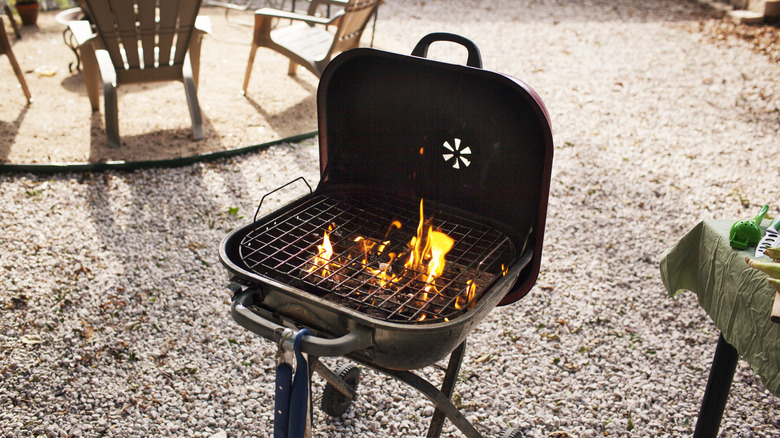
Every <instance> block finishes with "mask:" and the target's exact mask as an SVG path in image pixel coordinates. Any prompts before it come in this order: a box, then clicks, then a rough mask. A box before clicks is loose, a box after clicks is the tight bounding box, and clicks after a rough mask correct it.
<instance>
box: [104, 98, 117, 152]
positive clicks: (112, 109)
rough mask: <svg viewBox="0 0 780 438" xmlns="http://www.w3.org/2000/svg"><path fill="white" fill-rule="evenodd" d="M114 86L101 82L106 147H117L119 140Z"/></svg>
mask: <svg viewBox="0 0 780 438" xmlns="http://www.w3.org/2000/svg"><path fill="white" fill-rule="evenodd" d="M117 107H118V105H117V98H116V87H114V86H113V84H109V83H104V84H103V109H104V110H105V112H106V138H107V139H108V147H110V148H118V147H119V146H120V145H121V143H120V142H119V112H118V109H117Z"/></svg>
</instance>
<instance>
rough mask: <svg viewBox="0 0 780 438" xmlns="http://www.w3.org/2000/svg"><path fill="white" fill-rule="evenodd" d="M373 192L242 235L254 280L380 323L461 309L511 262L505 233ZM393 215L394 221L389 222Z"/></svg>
mask: <svg viewBox="0 0 780 438" xmlns="http://www.w3.org/2000/svg"><path fill="white" fill-rule="evenodd" d="M424 205H425V204H424V201H422V200H421V201H420V203H419V206H418V205H415V203H414V202H413V201H407V200H400V199H398V197H397V196H390V195H387V194H378V193H369V194H357V193H347V192H344V193H329V194H322V195H316V196H314V197H312V198H311V199H309V200H308V201H307V202H305V203H303V204H301V205H299V206H297V207H296V208H294V209H291V210H289V211H287V212H285V214H284V215H283V216H280V217H276V218H274V220H273V221H270V222H269V223H267V224H264V225H263V226H260V227H257V228H256V229H254V230H253V231H252V232H250V233H248V234H247V235H246V236H244V238H243V239H242V241H241V243H240V247H239V252H240V257H241V260H242V262H243V263H244V265H245V266H246V267H247V269H249V270H251V271H252V272H254V273H256V274H260V275H263V276H267V277H271V278H274V279H276V280H278V281H281V282H284V283H286V284H290V285H293V286H296V287H300V288H301V289H304V290H307V291H308V292H310V293H313V294H315V295H317V296H320V297H323V298H325V299H327V300H329V301H332V302H335V303H338V304H340V305H343V306H346V307H348V308H351V309H354V310H357V311H360V312H362V313H365V314H367V315H369V316H371V317H374V318H378V319H381V320H384V321H392V322H401V323H417V324H420V323H432V322H441V321H449V320H451V319H454V318H455V317H457V316H458V315H460V314H462V313H464V312H466V311H467V310H468V309H469V308H471V307H472V306H473V305H474V303H475V302H476V301H477V300H478V299H479V297H480V295H481V292H483V291H485V290H486V289H488V288H489V287H490V285H491V284H492V283H493V282H494V281H495V280H496V279H497V278H498V277H500V276H502V275H503V274H504V273H505V271H506V267H507V266H510V265H511V264H512V263H513V262H514V261H515V258H516V249H515V246H514V244H513V243H512V241H511V240H510V239H509V237H507V236H506V235H505V234H504V233H502V232H501V231H499V230H497V229H496V228H494V227H491V226H489V225H486V224H484V223H480V222H475V221H473V220H470V219H468V218H466V217H464V216H461V215H459V214H454V213H450V212H445V211H437V212H436V214H434V215H430V216H429V217H427V218H426V216H425V214H424V212H425V209H424ZM391 218H392V219H391Z"/></svg>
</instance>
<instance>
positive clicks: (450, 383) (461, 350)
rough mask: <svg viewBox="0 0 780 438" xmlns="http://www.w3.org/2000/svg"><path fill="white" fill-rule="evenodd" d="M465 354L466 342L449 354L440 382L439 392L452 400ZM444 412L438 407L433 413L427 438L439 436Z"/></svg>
mask: <svg viewBox="0 0 780 438" xmlns="http://www.w3.org/2000/svg"><path fill="white" fill-rule="evenodd" d="M465 354H466V341H465V340H464V341H463V342H462V343H461V344H460V345H458V347H457V348H456V349H455V350H453V351H452V353H450V362H449V363H448V364H447V372H446V373H445V374H444V380H443V381H442V382H441V392H442V394H444V395H445V396H446V397H447V400H452V392H453V391H454V390H455V382H456V381H457V380H458V373H460V365H461V363H463V356H464V355H465ZM445 418H446V416H445V414H444V412H442V411H441V410H440V409H439V407H438V406H437V407H436V411H435V412H434V413H433V418H432V419H431V425H430V427H429V428H428V438H438V437H439V435H441V428H442V427H443V426H444V419H445Z"/></svg>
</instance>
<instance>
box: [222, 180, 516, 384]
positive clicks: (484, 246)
mask: <svg viewBox="0 0 780 438" xmlns="http://www.w3.org/2000/svg"><path fill="white" fill-rule="evenodd" d="M435 207H436V206H435V205H431V206H429V207H428V208H427V209H426V210H429V211H435V212H436V213H434V214H433V217H434V221H433V224H434V225H435V226H436V228H438V229H440V230H442V231H444V232H446V234H448V235H450V236H451V237H455V238H456V243H455V245H454V246H453V248H452V250H451V251H450V252H449V253H448V257H447V260H448V263H449V264H460V265H463V266H464V267H465V268H464V269H462V270H461V271H460V272H466V274H460V275H456V274H452V273H449V274H448V273H447V271H445V274H444V275H443V276H442V278H441V279H439V281H438V282H437V285H438V290H439V292H438V293H434V292H431V293H429V300H428V302H427V303H431V304H430V305H426V304H427V303H426V302H424V301H423V302H420V301H419V300H416V299H415V298H416V295H419V294H421V293H422V290H423V288H422V286H421V285H422V283H420V282H419V281H417V280H402V283H404V282H409V283H412V285H411V286H410V287H407V288H404V289H411V292H409V293H401V292H399V291H398V289H400V287H385V288H382V287H378V286H376V285H370V286H365V285H364V284H363V283H365V282H359V283H357V284H355V282H352V283H351V282H350V281H349V280H350V276H349V275H343V276H342V275H339V274H340V271H350V272H351V270H352V268H350V267H349V266H347V267H346V268H342V269H341V270H336V272H331V273H330V274H329V275H327V276H323V275H321V274H319V273H317V272H307V270H308V267H309V266H310V262H311V260H312V259H313V258H316V256H317V254H318V251H317V248H316V245H317V244H319V243H320V242H321V240H322V232H323V230H327V229H328V228H333V230H332V232H331V236H332V237H333V236H337V235H339V234H340V236H338V237H333V240H334V242H338V241H339V240H345V241H348V242H351V241H353V240H354V238H355V234H356V233H360V235H361V237H364V238H365V237H367V238H373V239H377V240H379V239H385V240H386V239H390V241H394V242H396V243H397V242H407V241H408V238H407V236H406V234H403V236H402V237H400V238H399V237H398V236H394V235H392V233H391V235H390V236H388V237H385V232H386V229H387V228H388V225H389V224H390V220H389V219H388V218H402V219H404V222H405V223H404V224H402V227H401V229H400V230H408V229H414V228H416V226H417V224H416V223H414V222H416V221H417V220H418V218H416V217H415V213H416V207H415V205H414V201H412V200H400V199H398V198H395V197H392V196H390V194H388V193H386V192H375V191H372V192H366V191H365V188H364V187H363V188H361V187H354V186H348V187H333V186H331V187H328V188H326V189H322V190H319V191H318V192H317V193H314V194H311V195H309V196H304V197H302V198H300V199H298V200H296V201H294V202H292V203H291V204H289V205H287V206H285V207H283V208H281V209H279V210H277V211H275V212H273V213H271V214H270V215H268V216H265V217H262V218H260V219H258V220H257V221H256V222H254V223H252V224H251V225H250V226H247V227H244V228H242V229H240V230H237V231H236V232H234V233H232V234H231V235H230V236H229V237H228V238H227V239H226V240H225V242H223V245H222V251H221V253H220V255H221V257H222V260H223V263H225V264H226V266H227V267H228V268H229V269H230V271H231V272H233V273H236V274H238V277H240V278H241V279H242V280H243V281H242V282H243V283H244V284H246V285H249V289H251V290H254V291H255V292H254V293H253V294H252V296H253V298H252V301H251V302H250V303H248V306H249V307H250V308H251V310H252V311H253V312H255V313H259V314H262V315H264V317H265V318H268V319H271V320H276V321H277V323H279V324H280V325H285V324H286V325H289V324H290V322H294V323H295V324H299V325H303V326H306V327H307V328H309V329H310V330H316V331H317V332H318V333H320V334H322V335H323V336H326V337H340V336H345V335H347V334H349V333H351V332H353V331H354V330H355V327H356V326H361V327H364V328H369V329H370V331H371V333H372V335H371V342H370V345H369V346H368V347H367V348H364V349H360V350H356V351H354V352H351V354H352V355H353V356H355V357H358V358H360V359H361V360H364V361H368V362H372V363H376V364H378V365H381V366H383V367H387V368H391V369H416V368H421V367H423V366H426V365H430V364H431V363H434V362H435V361H437V360H439V359H441V358H442V357H444V356H446V355H447V354H449V352H451V351H452V349H454V348H455V347H456V346H457V345H458V344H459V343H461V342H462V341H463V340H464V338H465V337H466V335H467V334H468V332H469V331H470V329H471V328H472V327H473V326H474V325H476V324H477V323H478V322H479V320H481V319H482V318H483V317H484V316H485V315H487V313H488V312H489V311H490V310H491V309H492V308H493V307H495V306H496V305H497V304H498V302H499V301H500V300H501V298H503V297H504V296H505V295H506V293H507V292H508V290H509V288H510V287H511V286H512V285H513V284H514V283H515V281H516V279H517V277H518V275H519V274H520V272H521V271H522V269H523V268H524V267H525V266H526V265H527V264H528V262H529V261H530V259H531V251H530V250H528V251H526V252H525V254H519V253H518V252H519V251H520V250H521V249H522V248H519V247H518V248H516V247H515V242H517V241H520V242H522V239H521V238H520V237H519V236H515V235H513V232H512V230H509V229H507V228H505V227H504V228H502V229H499V228H498V227H500V226H499V225H497V224H489V223H488V222H486V221H485V219H484V218H480V219H479V221H477V220H476V219H474V218H473V217H471V216H472V215H470V214H469V213H468V212H463V211H454V210H452V209H451V208H450V209H443V207H439V208H435ZM382 212H386V213H387V215H386V216H383V217H382V218H381V219H380V217H379V213H382ZM331 224H336V226H335V227H332V226H331ZM393 232H394V233H400V231H398V230H395V229H393ZM334 246H336V247H339V246H340V245H339V244H338V243H336V244H335V245H334ZM361 258H362V256H361ZM357 264H359V265H362V261H361V262H357ZM510 267H511V268H510ZM507 268H509V269H507ZM449 271H452V269H451V268H450V269H449ZM333 277H338V278H339V280H331V278H333ZM342 277H347V280H345V279H343V278H342ZM459 277H463V278H459ZM475 277H480V278H482V279H483V281H482V285H481V286H480V287H479V289H477V290H476V296H475V297H474V299H473V300H472V301H471V302H466V301H465V299H464V300H463V302H462V304H461V306H460V307H461V308H460V309H456V308H455V307H456V306H455V304H454V303H455V301H456V300H458V299H459V298H463V297H464V295H465V294H464V293H463V292H465V290H466V289H467V286H466V282H467V281H470V280H473V279H474V278H475ZM385 289H386V290H389V292H387V293H386V294H385V293H383V290H385ZM449 289H454V292H450V291H449ZM437 297H441V299H440V300H437V299H436V298H437ZM408 301H416V302H417V303H418V304H409V305H407V304H406V302H408ZM437 302H438V303H440V304H436V303H437ZM421 303H426V304H421ZM399 308H403V309H406V308H409V309H410V310H408V311H403V310H399ZM422 315H425V319H424V320H423V321H420V320H419V319H420V318H421V317H422ZM239 318H241V317H240V316H239ZM245 323H246V324H250V325H251V323H249V322H246V321H245Z"/></svg>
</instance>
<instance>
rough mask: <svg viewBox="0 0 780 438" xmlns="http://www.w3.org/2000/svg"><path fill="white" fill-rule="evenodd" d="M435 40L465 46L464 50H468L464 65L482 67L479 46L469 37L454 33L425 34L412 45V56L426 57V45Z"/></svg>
mask: <svg viewBox="0 0 780 438" xmlns="http://www.w3.org/2000/svg"><path fill="white" fill-rule="evenodd" d="M436 41H449V42H453V43H457V44H460V45H461V46H463V47H465V48H466V50H468V52H469V57H468V60H467V61H466V65H468V66H469V67H475V68H482V55H480V53H479V48H478V47H477V45H476V44H474V42H473V41H471V40H470V39H468V38H465V37H462V36H460V35H456V34H454V33H447V32H434V33H429V34H428V35H425V36H424V37H422V39H420V42H418V43H417V45H416V46H415V47H414V50H412V56H418V57H420V58H427V57H428V47H429V46H430V45H431V43H434V42H436Z"/></svg>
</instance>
